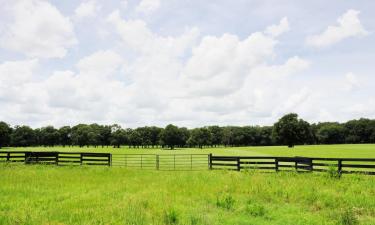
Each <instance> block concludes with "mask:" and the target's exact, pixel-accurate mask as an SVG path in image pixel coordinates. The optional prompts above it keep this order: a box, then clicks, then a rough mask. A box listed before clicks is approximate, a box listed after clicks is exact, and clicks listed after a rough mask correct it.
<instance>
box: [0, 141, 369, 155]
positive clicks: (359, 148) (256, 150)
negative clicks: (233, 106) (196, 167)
mask: <svg viewBox="0 0 375 225" xmlns="http://www.w3.org/2000/svg"><path fill="white" fill-rule="evenodd" d="M2 150H3V151H7V150H12V151H13V150H15V151H22V150H26V151H77V152H110V153H114V154H116V153H117V154H186V153H187V154H191V153H192V154H195V153H198V154H200V153H203V154H209V153H212V154H214V155H236V156H237V155H238V156H307V157H357V158H375V144H342V145H301V146H295V147H294V148H287V147H286V146H261V147H257V146H254V147H252V146H250V147H226V148H225V147H217V148H203V149H198V148H187V149H186V148H182V149H176V150H168V149H160V148H154V149H153V148H136V149H134V148H128V147H125V146H124V147H121V148H120V149H115V148H112V147H108V148H107V147H104V148H102V147H98V148H94V147H83V148H79V147H65V148H64V147H60V146H59V147H53V148H51V147H29V148H3V149H2Z"/></svg>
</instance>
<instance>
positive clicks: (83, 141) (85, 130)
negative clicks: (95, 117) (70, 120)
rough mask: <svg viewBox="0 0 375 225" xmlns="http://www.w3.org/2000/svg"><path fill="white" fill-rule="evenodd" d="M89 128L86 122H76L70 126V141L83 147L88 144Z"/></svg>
mask: <svg viewBox="0 0 375 225" xmlns="http://www.w3.org/2000/svg"><path fill="white" fill-rule="evenodd" d="M90 132H91V128H90V126H89V125H87V124H78V125H76V126H74V127H73V128H72V142H73V144H74V145H78V146H79V147H83V146H85V145H87V146H88V145H89V144H90V137H89V133H90Z"/></svg>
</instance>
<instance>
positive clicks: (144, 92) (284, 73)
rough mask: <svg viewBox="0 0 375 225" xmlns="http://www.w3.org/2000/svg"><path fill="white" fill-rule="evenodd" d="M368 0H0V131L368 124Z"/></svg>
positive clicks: (371, 47) (374, 106) (372, 70)
mask: <svg viewBox="0 0 375 225" xmlns="http://www.w3.org/2000/svg"><path fill="white" fill-rule="evenodd" d="M374 31H375V1H372V0H368V1H360V0H348V1H342V0H333V1H326V0H314V1H300V0H284V1H280V0H238V1H229V0H215V1H201V0H197V1H195V0H194V1H190V0H189V1H188V0H186V1H185V0H141V1H138V0H105V1H104V0H103V1H102V0H83V1H78V0H64V1H61V0H49V1H45V0H0V121H1V120H2V121H6V122H8V123H10V124H12V125H17V124H27V125H30V126H33V127H38V126H44V125H49V124H50V125H55V126H61V125H74V124H77V123H100V124H113V123H118V124H121V125H123V126H125V127H137V126H144V125H158V126H165V125H166V124H169V123H174V124H177V125H179V126H187V127H196V126H204V125H208V124H219V125H229V124H230V125H255V124H259V125H267V124H272V123H273V122H275V121H276V120H277V119H278V118H279V117H280V116H282V115H283V114H285V113H288V112H296V113H298V114H299V115H300V116H301V117H302V118H304V119H306V120H308V121H310V122H317V121H345V120H349V119H354V118H360V117H369V118H374V117H375V34H374Z"/></svg>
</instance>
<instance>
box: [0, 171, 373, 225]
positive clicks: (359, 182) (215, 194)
mask: <svg viewBox="0 0 375 225" xmlns="http://www.w3.org/2000/svg"><path fill="white" fill-rule="evenodd" d="M0 167H1V168H0V177H1V185H0V224H4V225H6V224H38V225H39V224H80V225H84V224H87V225H92V224H127V225H141V224H142V225H148V224H155V225H156V224H166V225H168V224H186V225H188V224H189V225H193V224H196V225H198V224H204V225H215V224H217V225H222V224H228V225H233V224H243V225H248V224H280V225H288V224H290V225H298V224H301V225H308V224H332V225H334V224H345V225H348V224H375V198H374V196H375V188H374V187H375V179H374V177H372V176H363V175H362V176H360V175H358V176H357V175H348V176H344V177H342V178H341V179H334V178H330V177H328V176H327V175H326V174H295V173H278V174H276V173H273V174H261V173H248V172H241V173H239V172H229V171H198V172H161V171H141V170H128V169H124V168H116V167H54V166H37V165H34V166H24V165H17V164H0Z"/></svg>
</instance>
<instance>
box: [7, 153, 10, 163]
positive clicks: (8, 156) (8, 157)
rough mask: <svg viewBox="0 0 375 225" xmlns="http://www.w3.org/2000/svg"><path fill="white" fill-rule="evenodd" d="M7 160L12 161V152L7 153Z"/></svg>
mask: <svg viewBox="0 0 375 225" xmlns="http://www.w3.org/2000/svg"><path fill="white" fill-rule="evenodd" d="M7 161H8V162H9V161H10V152H8V153H7Z"/></svg>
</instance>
